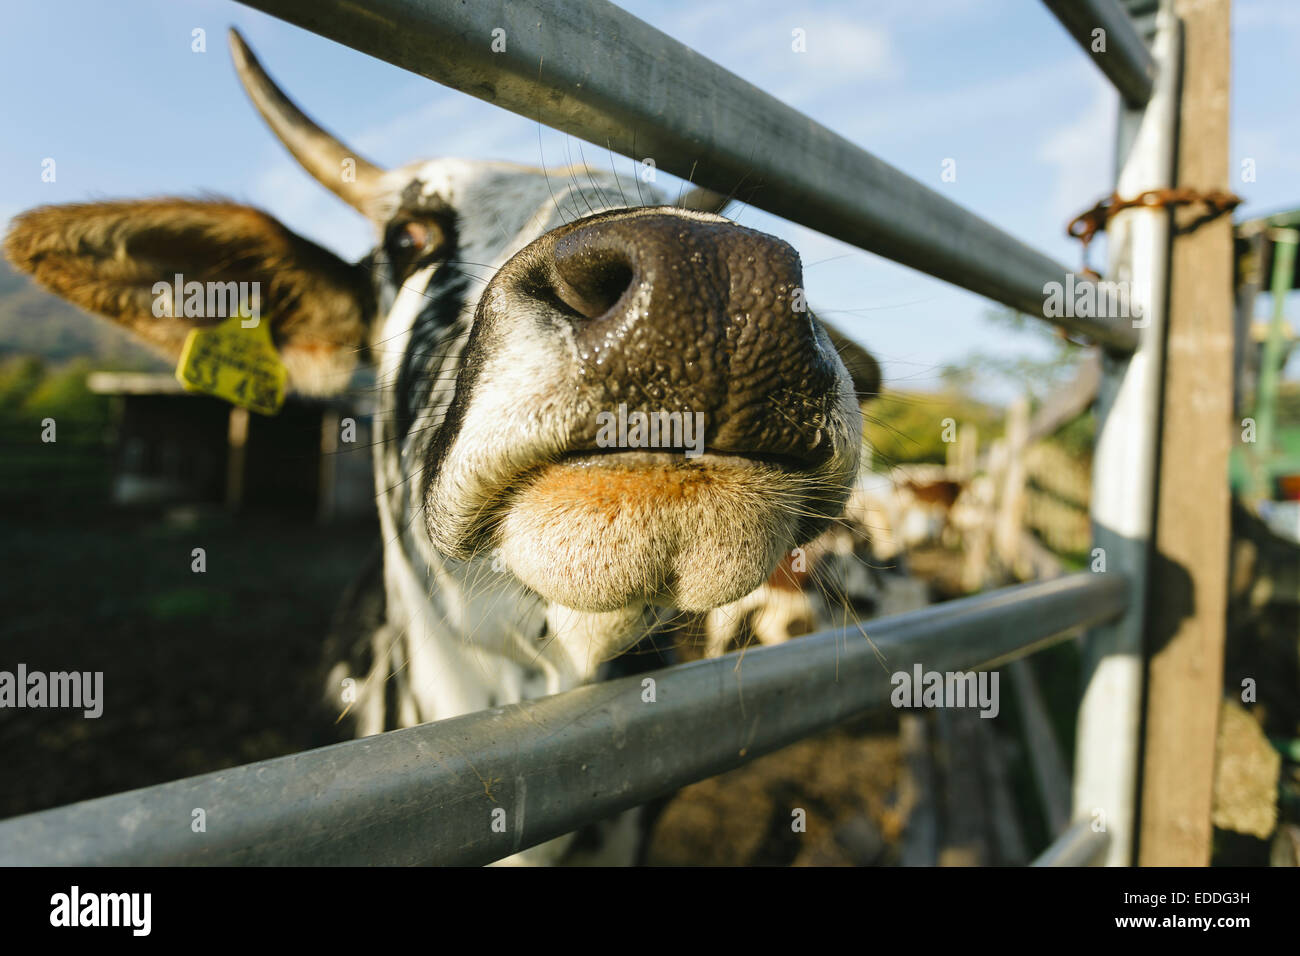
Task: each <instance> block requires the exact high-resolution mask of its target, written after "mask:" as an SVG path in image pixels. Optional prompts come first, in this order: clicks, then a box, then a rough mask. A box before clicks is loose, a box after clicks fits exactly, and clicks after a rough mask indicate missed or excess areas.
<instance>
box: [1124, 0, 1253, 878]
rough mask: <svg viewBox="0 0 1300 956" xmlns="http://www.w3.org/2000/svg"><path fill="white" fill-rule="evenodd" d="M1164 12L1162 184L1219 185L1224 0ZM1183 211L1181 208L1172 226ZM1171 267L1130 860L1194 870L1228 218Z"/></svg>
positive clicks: (1207, 682)
mask: <svg viewBox="0 0 1300 956" xmlns="http://www.w3.org/2000/svg"><path fill="white" fill-rule="evenodd" d="M1174 11H1175V13H1176V15H1177V16H1178V17H1180V18H1181V19H1182V21H1183V51H1184V52H1183V55H1184V60H1183V71H1182V92H1181V102H1180V105H1179V123H1180V126H1181V136H1180V148H1179V153H1178V157H1177V170H1176V174H1175V185H1179V186H1189V187H1192V188H1194V189H1198V190H1209V189H1220V188H1225V187H1227V186H1228V185H1229V183H1228V89H1229V53H1230V51H1229V46H1228V43H1229V32H1230V31H1229V28H1230V23H1229V0H1175V2H1174ZM1195 215H1196V210H1194V209H1193V210H1188V211H1185V212H1181V213H1180V214H1179V218H1178V219H1177V220H1175V234H1176V235H1177V225H1178V224H1179V223H1180V222H1185V221H1186V220H1187V219H1190V218H1192V217H1194V216H1195ZM1170 269H1171V275H1170V289H1169V294H1170V299H1169V319H1168V338H1167V347H1166V352H1165V381H1164V406H1163V407H1164V417H1163V429H1162V434H1161V440H1160V455H1161V468H1160V473H1161V474H1162V475H1163V478H1162V480H1161V481H1160V483H1159V485H1158V488H1157V493H1156V536H1155V548H1154V553H1153V556H1152V567H1151V570H1150V573H1151V577H1150V582H1151V591H1150V604H1149V610H1148V618H1147V629H1146V650H1147V654H1148V664H1147V695H1146V697H1147V706H1146V723H1145V727H1146V729H1145V751H1144V756H1143V765H1142V778H1141V779H1142V789H1141V797H1142V799H1141V805H1140V807H1141V809H1140V824H1139V831H1138V833H1139V836H1138V860H1139V862H1140V863H1141V864H1142V865H1164V866H1201V865H1206V864H1208V863H1209V860H1210V841H1211V836H1212V830H1211V825H1210V808H1211V801H1212V797H1213V791H1214V749H1215V739H1216V734H1217V729H1218V717H1219V712H1220V709H1221V708H1220V700H1221V697H1222V680H1223V642H1224V632H1225V628H1226V615H1227V586H1228V549H1229V535H1230V526H1229V491H1228V451H1229V446H1230V441H1231V438H1230V435H1231V428H1230V426H1231V421H1232V406H1233V390H1232V375H1233V318H1232V307H1233V291H1232V226H1231V222H1230V217H1228V216H1223V217H1220V218H1219V219H1217V220H1215V221H1213V222H1210V223H1208V224H1204V225H1202V226H1200V227H1199V228H1198V229H1196V230H1195V231H1192V232H1189V233H1186V234H1183V235H1177V237H1176V238H1175V239H1174V242H1173V250H1172V258H1171V261H1170Z"/></svg>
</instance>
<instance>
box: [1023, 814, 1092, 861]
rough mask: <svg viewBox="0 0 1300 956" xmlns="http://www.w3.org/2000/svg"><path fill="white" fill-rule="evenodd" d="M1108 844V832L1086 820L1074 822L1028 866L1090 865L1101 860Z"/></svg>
mask: <svg viewBox="0 0 1300 956" xmlns="http://www.w3.org/2000/svg"><path fill="white" fill-rule="evenodd" d="M1109 846H1110V834H1108V833H1107V832H1106V831H1104V830H1095V829H1093V824H1092V823H1091V822H1090V821H1088V820H1080V821H1079V822H1078V823H1076V824H1074V825H1073V826H1072V827H1070V828H1069V829H1068V830H1066V831H1065V832H1064V833H1062V834H1061V835H1060V836H1059V837H1057V838H1056V839H1055V840H1054V841H1053V842H1052V845H1051V846H1049V847H1048V848H1047V849H1046V850H1044V851H1043V852H1042V854H1041V855H1040V856H1039V857H1038V859H1036V860H1034V862H1033V863H1031V864H1029V865H1030V866H1092V865H1093V864H1094V863H1097V862H1099V861H1100V860H1101V857H1102V856H1103V855H1104V854H1105V852H1106V850H1107V848H1108V847H1109Z"/></svg>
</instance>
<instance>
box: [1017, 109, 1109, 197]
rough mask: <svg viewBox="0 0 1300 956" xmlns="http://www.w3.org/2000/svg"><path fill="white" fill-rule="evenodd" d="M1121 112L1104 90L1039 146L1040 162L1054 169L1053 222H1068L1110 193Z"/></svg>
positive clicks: (1050, 133) (1052, 193)
mask: <svg viewBox="0 0 1300 956" xmlns="http://www.w3.org/2000/svg"><path fill="white" fill-rule="evenodd" d="M1117 110H1118V102H1117V100H1116V97H1115V95H1114V94H1113V93H1111V92H1110V91H1109V90H1100V91H1098V92H1097V93H1096V94H1095V95H1094V96H1093V97H1092V100H1091V101H1090V102H1089V103H1088V104H1087V106H1086V107H1085V108H1084V109H1083V110H1081V111H1080V112H1079V114H1078V115H1077V116H1075V117H1073V118H1072V119H1070V120H1069V121H1067V122H1065V123H1061V124H1059V125H1057V126H1055V127H1054V128H1053V129H1052V130H1051V131H1050V132H1049V133H1048V134H1047V136H1046V137H1045V138H1044V139H1043V141H1042V143H1041V144H1040V145H1039V147H1038V150H1037V158H1038V159H1039V160H1040V161H1041V162H1044V163H1046V164H1047V165H1048V166H1050V167H1051V168H1052V175H1053V178H1054V180H1055V181H1054V183H1053V186H1052V192H1051V194H1050V195H1049V196H1048V197H1047V200H1046V202H1045V203H1044V207H1045V208H1046V210H1047V212H1048V216H1049V218H1051V219H1052V220H1060V221H1061V222H1065V221H1066V220H1068V219H1069V218H1070V217H1072V216H1075V215H1077V214H1078V213H1079V212H1081V211H1082V210H1083V209H1084V208H1085V207H1087V206H1089V205H1091V204H1092V203H1093V202H1095V201H1096V200H1098V199H1100V198H1101V197H1102V195H1104V194H1106V193H1109V192H1110V189H1111V186H1112V182H1113V179H1114V160H1113V151H1114V143H1115V123H1116V121H1117V118H1118V114H1117Z"/></svg>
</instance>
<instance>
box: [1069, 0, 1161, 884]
mask: <svg viewBox="0 0 1300 956" xmlns="http://www.w3.org/2000/svg"><path fill="white" fill-rule="evenodd" d="M1155 29H1156V34H1155V39H1154V43H1153V46H1152V55H1153V57H1154V59H1155V61H1156V65H1157V74H1156V81H1155V86H1154V89H1153V91H1152V95H1151V99H1150V101H1149V102H1148V103H1147V105H1146V106H1145V107H1144V108H1141V109H1134V108H1124V109H1123V110H1122V111H1121V115H1120V124H1119V125H1120V129H1119V150H1118V159H1119V174H1118V177H1117V183H1116V190H1117V191H1118V192H1119V193H1120V194H1121V195H1124V196H1130V195H1136V194H1138V193H1140V192H1142V191H1143V190H1147V189H1156V188H1162V187H1167V186H1169V185H1170V184H1171V181H1172V177H1173V160H1174V155H1175V146H1176V119H1177V115H1178V78H1179V69H1180V62H1181V57H1180V47H1179V25H1178V21H1177V19H1176V18H1175V17H1174V16H1173V13H1172V9H1171V8H1170V7H1169V5H1168V3H1165V4H1162V6H1161V9H1160V12H1159V14H1158V15H1157V17H1156V24H1155ZM1108 235H1109V243H1110V257H1109V258H1110V263H1109V276H1108V278H1110V279H1112V280H1118V281H1125V282H1128V283H1130V284H1131V286H1130V288H1131V301H1133V302H1134V303H1136V305H1135V307H1134V311H1135V312H1138V311H1139V310H1140V315H1141V319H1140V320H1136V321H1135V324H1137V325H1139V326H1141V328H1140V332H1141V339H1140V342H1139V345H1138V348H1137V350H1136V351H1135V352H1134V353H1133V354H1132V355H1129V356H1117V355H1114V354H1110V355H1107V356H1106V357H1105V359H1104V363H1103V378H1102V383H1101V390H1100V394H1099V397H1098V406H1097V409H1098V410H1097V415H1098V427H1097V443H1096V449H1095V452H1094V459H1093V501H1092V525H1093V548H1094V550H1093V560H1094V568H1099V567H1101V566H1103V565H1102V562H1104V568H1105V571H1106V573H1112V574H1113V573H1115V572H1123V573H1125V574H1126V575H1128V576H1129V578H1130V580H1131V581H1133V585H1134V591H1133V598H1134V599H1133V602H1132V603H1131V604H1130V605H1129V608H1128V611H1127V613H1125V615H1124V616H1123V617H1122V618H1120V619H1119V620H1118V621H1116V622H1115V623H1113V624H1109V625H1106V626H1104V627H1100V628H1097V629H1094V630H1093V631H1091V632H1090V633H1089V634H1088V637H1087V640H1086V644H1085V661H1084V692H1083V699H1082V701H1081V704H1080V708H1079V716H1078V720H1079V732H1078V744H1077V750H1076V755H1075V781H1074V817H1075V819H1076V820H1078V821H1085V820H1086V821H1089V823H1090V825H1091V826H1093V827H1094V828H1096V829H1097V830H1098V831H1099V832H1105V833H1107V834H1109V836H1110V843H1109V846H1108V847H1107V850H1106V855H1105V858H1104V859H1105V862H1106V863H1107V864H1108V865H1112V866H1123V865H1127V864H1129V863H1130V862H1131V860H1132V854H1133V840H1134V824H1135V815H1136V814H1135V803H1136V798H1137V771H1138V753H1139V730H1140V723H1141V713H1142V711H1141V706H1142V680H1143V659H1142V633H1143V618H1144V612H1145V608H1146V590H1147V586H1146V582H1147V565H1148V559H1149V556H1150V542H1151V534H1152V524H1153V513H1154V489H1155V486H1156V482H1157V480H1158V475H1157V467H1158V462H1157V454H1156V451H1157V442H1158V438H1159V420H1160V379H1161V373H1162V368H1163V358H1164V356H1163V349H1164V332H1165V317H1166V305H1167V302H1166V295H1167V291H1166V287H1165V286H1166V277H1167V274H1168V266H1169V212H1168V211H1167V210H1165V209H1152V208H1136V209H1130V210H1126V211H1124V212H1121V213H1120V214H1119V215H1117V216H1116V217H1115V218H1114V219H1112V220H1111V222H1110V225H1109V226H1108Z"/></svg>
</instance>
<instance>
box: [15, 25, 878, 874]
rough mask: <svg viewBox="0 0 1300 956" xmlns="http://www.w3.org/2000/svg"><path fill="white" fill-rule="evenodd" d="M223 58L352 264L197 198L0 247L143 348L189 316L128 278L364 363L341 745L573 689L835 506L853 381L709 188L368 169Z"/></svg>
mask: <svg viewBox="0 0 1300 956" xmlns="http://www.w3.org/2000/svg"><path fill="white" fill-rule="evenodd" d="M230 43H231V50H232V55H233V58H234V61H235V65H236V70H237V72H238V75H239V78H240V80H241V82H242V84H243V87H244V89H245V91H246V92H247V94H248V96H249V98H250V99H251V101H252V103H253V105H254V106H255V107H256V109H257V110H258V111H259V113H260V114H261V116H262V117H263V118H264V120H265V121H266V122H267V123H268V125H269V126H270V128H271V129H272V131H273V132H274V133H275V135H276V136H277V137H278V138H279V139H280V141H281V142H282V143H283V144H284V146H285V147H286V148H287V149H288V150H289V152H290V153H291V154H292V155H293V156H294V157H295V159H296V160H297V161H298V162H299V163H300V164H301V165H302V167H303V168H304V169H305V170H306V171H307V172H308V173H310V174H311V175H312V176H313V177H314V178H316V179H317V180H318V181H319V182H321V183H322V184H323V185H324V186H325V187H327V188H328V189H330V190H331V191H332V192H334V193H335V194H336V195H337V196H338V197H339V198H340V199H342V200H344V201H345V202H347V203H348V204H349V205H350V206H351V207H353V208H354V209H355V210H357V211H358V212H360V213H361V214H362V215H363V216H365V217H366V218H367V219H368V220H369V221H370V223H372V224H373V226H374V228H375V235H376V245H375V247H374V249H373V250H372V251H371V252H370V253H369V254H368V255H366V256H364V257H363V258H362V259H361V260H360V261H358V262H353V263H349V262H346V261H344V260H343V259H342V258H340V257H338V256H336V255H335V254H334V253H332V252H330V251H328V250H327V249H325V248H322V247H321V246H319V245H317V244H315V243H314V242H311V241H309V240H308V239H306V238H304V237H302V236H300V235H297V234H295V233H294V232H292V231H290V230H289V229H288V228H286V227H285V226H284V225H282V224H281V223H279V222H278V221H277V220H276V219H274V218H273V217H272V216H270V215H269V214H267V213H266V212H263V211H261V210H259V209H255V208H252V207H249V206H246V205H242V204H238V203H234V202H230V201H225V200H222V199H214V198H205V199H185V198H162V199H148V200H140V201H105V202H89V203H78V204H68V205H60V206H47V207H40V208H37V209H34V210H31V211H29V212H26V213H24V214H21V215H19V216H17V217H15V219H14V220H13V222H12V224H11V228H10V230H9V232H8V235H7V237H6V239H5V253H6V255H7V257H8V258H9V260H10V261H11V262H13V263H14V264H15V265H16V266H17V267H18V268H20V269H22V270H24V271H25V272H27V273H29V274H31V275H32V276H33V277H34V278H35V280H36V281H37V282H38V283H40V284H42V285H44V286H45V287H46V288H48V289H50V290H52V291H53V292H55V293H57V294H59V295H61V296H63V297H65V298H67V299H69V300H70V301H72V302H73V303H75V304H77V305H79V306H81V307H83V308H85V309H86V310H88V311H90V312H92V313H95V314H98V315H100V316H103V317H107V318H108V319H110V320H112V321H114V322H116V323H118V324H119V325H121V326H123V327H125V328H126V329H128V330H130V331H131V332H132V333H134V334H135V335H136V336H138V337H139V338H140V339H141V340H142V341H143V342H145V343H146V344H148V345H149V346H151V347H153V348H154V349H155V350H157V351H158V352H160V353H161V354H162V355H164V356H165V357H167V358H168V359H170V360H172V361H176V360H177V358H178V356H179V354H180V352H181V350H182V348H183V347H184V343H185V340H186V338H187V336H188V334H189V332H190V330H191V329H192V328H194V327H196V326H202V327H206V326H208V325H211V324H212V323H213V319H212V318H211V317H209V316H201V315H200V316H189V317H170V316H167V315H165V314H164V315H163V316H161V317H160V316H159V310H158V309H157V307H156V306H157V301H156V295H157V294H156V293H155V292H154V291H153V290H154V287H155V285H156V284H157V283H158V282H160V281H162V282H165V283H170V282H171V281H172V280H173V277H174V276H176V275H183V276H184V277H185V279H186V280H191V279H193V280H196V281H206V282H221V283H229V282H250V283H257V284H258V285H257V288H259V289H260V296H261V311H262V315H263V321H266V322H269V323H270V326H269V327H270V334H271V339H272V341H273V343H274V346H275V349H276V351H277V352H278V355H279V357H280V359H281V361H282V362H283V366H284V368H285V369H286V370H287V375H288V381H289V384H290V387H292V388H294V389H296V390H297V391H299V392H301V393H304V394H308V395H328V394H334V393H338V392H340V391H342V390H344V389H346V388H348V387H349V382H351V381H352V380H353V377H354V376H355V375H356V374H357V372H358V369H359V368H360V367H369V368H371V369H372V370H373V374H374V377H375V378H374V381H375V384H376V388H377V393H378V409H377V412H376V435H375V443H374V469H375V483H376V491H377V507H378V511H379V520H380V526H381V531H382V535H383V554H382V570H381V571H380V572H378V573H377V576H376V585H377V587H378V588H379V589H380V590H379V596H378V597H377V598H376V600H375V602H374V603H373V607H374V608H375V609H376V610H375V613H374V615H373V618H374V620H373V622H372V626H371V628H370V630H369V632H368V633H367V634H365V635H364V638H363V639H362V640H361V642H360V644H359V645H358V646H357V647H356V648H354V649H353V652H352V653H349V654H345V655H342V659H341V661H340V663H339V665H338V666H337V667H336V668H335V670H334V671H333V673H332V678H331V682H332V686H333V687H334V693H335V695H336V699H338V695H339V693H340V692H339V688H341V687H343V686H344V685H347V686H348V687H349V688H350V689H351V694H350V695H349V697H348V702H347V705H346V706H347V708H348V710H349V714H350V716H351V717H352V718H354V719H355V724H356V732H357V734H358V735H359V736H365V735H370V734H375V733H379V732H381V731H384V730H388V729H393V728H397V727H406V726H412V725H415V724H419V723H424V722H427V721H435V720H441V719H444V718H448V717H453V716H456V715H460V714H465V713H469V712H473V711H479V710H483V709H486V708H492V707H499V706H503V705H506V704H510V703H514V702H518V701H522V700H526V699H530V698H535V697H538V696H542V695H547V694H554V693H558V692H560V691H564V690H566V689H569V688H573V687H575V686H578V685H580V684H582V683H584V682H587V681H591V680H593V679H595V678H596V677H597V676H598V673H599V671H600V668H601V665H602V664H603V663H604V662H607V661H610V660H612V659H613V658H615V657H617V656H618V655H619V654H620V652H623V651H625V650H626V649H627V648H629V647H631V646H632V645H634V644H635V643H636V642H637V641H638V640H640V639H641V638H642V637H643V636H645V635H647V634H648V633H652V632H653V631H654V629H655V628H656V626H657V624H658V622H659V621H661V620H663V619H664V618H665V616H666V615H670V614H672V613H675V612H690V613H707V612H708V611H710V610H712V609H715V608H718V607H721V606H724V605H727V604H729V603H731V602H734V601H737V600H738V599H740V598H742V597H743V596H744V595H746V594H748V593H750V592H752V591H754V590H755V589H756V588H758V587H760V586H761V585H762V584H763V582H764V581H765V580H766V579H767V578H768V576H769V575H770V574H771V572H772V571H773V568H774V567H775V566H776V565H777V564H778V562H780V561H781V560H782V557H783V556H784V555H786V554H788V553H789V552H791V551H792V549H794V548H796V547H797V546H799V545H800V544H803V543H806V542H808V541H810V540H812V539H814V538H815V537H817V535H818V534H819V533H820V532H821V531H822V530H823V529H825V528H826V527H828V526H829V525H830V523H831V522H833V521H834V520H835V519H836V517H837V515H838V514H839V513H840V510H841V508H842V506H843V505H844V503H845V500H846V499H847V497H848V494H849V491H850V487H851V485H852V483H853V481H854V479H855V477H856V474H857V471H858V463H859V454H860V451H861V445H862V420H861V411H860V407H859V401H860V400H861V399H863V398H865V397H867V396H870V395H873V394H874V393H875V392H876V391H877V390H878V388H879V381H880V380H879V369H878V367H877V365H876V363H875V362H874V360H873V359H872V358H871V356H870V355H869V354H868V353H866V352H865V351H863V350H862V349H860V348H859V347H858V346H856V345H854V344H853V343H851V342H850V341H849V340H848V339H846V338H845V337H844V336H843V335H841V334H840V333H839V332H838V331H836V330H835V329H833V328H832V327H831V326H829V325H828V324H826V323H825V322H823V321H821V320H819V319H818V318H817V317H816V316H814V315H813V314H812V313H811V312H809V311H807V310H806V309H805V308H803V307H802V305H801V301H802V295H803V290H802V285H803V279H802V276H801V267H800V260H799V256H798V254H797V253H796V252H795V250H794V249H793V248H791V247H790V246H789V245H787V244H786V243H784V242H782V241H780V240H779V239H776V238H774V237H772V236H770V235H766V234H763V233H761V232H757V231H754V230H751V229H748V228H744V227H742V226H740V225H738V224H736V223H735V222H733V221H732V220H730V219H728V218H726V217H725V216H723V215H721V211H722V209H723V207H724V202H725V201H724V200H723V198H722V197H720V196H718V195H717V194H714V193H710V192H708V191H705V190H692V191H690V192H688V193H687V194H686V195H685V196H684V197H683V198H682V199H681V200H679V201H678V202H675V203H674V202H670V201H668V200H667V199H666V198H665V197H664V196H662V195H660V194H658V193H653V194H651V189H652V187H651V186H650V185H649V184H646V183H641V182H638V181H635V180H633V179H629V178H624V177H621V176H619V175H617V174H616V173H613V172H601V171H598V170H595V169H587V168H569V169H561V170H549V171H548V170H545V169H541V168H533V167H528V166H522V165H516V164H510V163H502V162H483V161H469V160H461V159H449V158H444V159H434V160H428V161H420V162H415V163H412V164H409V165H405V166H402V167H400V168H396V169H389V170H386V169H382V168H380V167H378V166H376V165H374V164H373V163H370V162H369V161H367V160H365V159H364V158H362V157H360V156H358V155H357V154H356V153H355V152H353V151H352V150H350V149H349V148H347V147H346V146H345V145H344V144H343V143H342V142H340V141H339V140H338V139H337V138H335V137H334V136H333V135H331V134H329V133H327V132H326V131H325V130H323V129H322V128H321V127H320V126H318V125H317V124H316V123H315V122H314V121H313V120H311V119H310V118H309V117H308V116H306V115H305V114H304V113H303V112H302V111H301V110H300V109H299V108H298V107H297V106H296V105H295V104H294V103H293V102H292V101H291V100H290V99H289V98H288V97H287V96H286V95H285V94H284V93H283V92H282V91H281V90H280V89H279V87H277V86H276V85H275V83H274V82H273V81H272V80H271V78H270V77H269V76H268V75H267V74H266V72H265V71H264V70H263V68H262V67H261V65H260V64H259V62H258V60H257V58H256V57H255V56H254V55H253V53H252V51H251V50H249V48H248V46H247V45H246V44H245V43H244V41H243V39H242V38H241V37H240V36H239V34H238V33H237V32H236V31H234V30H232V31H231V35H230ZM634 197H635V198H634ZM615 413H617V414H619V415H622V416H625V417H628V418H631V417H632V416H634V415H636V414H638V413H640V414H643V415H645V416H650V415H663V416H667V418H671V416H673V415H675V414H676V415H679V420H689V421H699V422H701V423H702V428H701V432H700V434H699V436H698V437H699V442H698V447H697V449H696V453H694V454H693V453H691V451H690V450H689V449H687V450H686V451H685V452H683V450H682V449H680V448H677V447H670V448H664V447H653V446H652V447H645V446H644V445H635V446H633V445H630V444H629V442H628V441H626V440H623V439H622V432H621V431H620V432H619V433H618V434H619V438H620V441H618V442H614V443H612V444H611V442H609V441H601V440H600V439H601V438H602V434H604V436H605V437H606V438H608V437H609V434H608V433H607V432H605V433H603V432H602V429H603V428H605V423H607V422H608V421H609V416H613V415H614V414H615ZM602 418H604V422H605V423H602ZM667 418H665V421H667ZM643 421H644V419H643ZM665 427H666V428H667V425H665ZM669 430H671V429H669ZM566 846H567V845H566V840H565V839H564V838H561V839H560V840H557V841H552V842H551V843H549V844H544V845H543V846H542V847H539V848H534V851H526V853H525V854H524V855H522V856H521V857H519V859H518V860H517V862H553V861H556V860H558V859H560V858H561V857H562V856H563V854H564V852H565V850H566Z"/></svg>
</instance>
